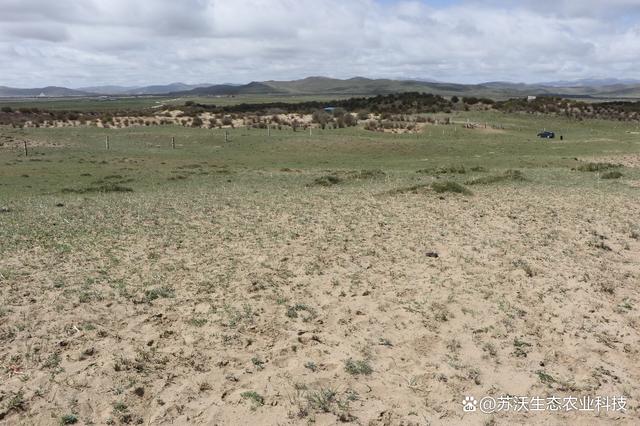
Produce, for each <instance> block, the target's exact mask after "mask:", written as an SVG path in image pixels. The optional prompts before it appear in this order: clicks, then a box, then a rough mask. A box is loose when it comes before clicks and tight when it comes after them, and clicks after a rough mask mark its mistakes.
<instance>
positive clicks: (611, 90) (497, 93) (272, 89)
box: [0, 77, 640, 99]
mask: <svg viewBox="0 0 640 426" xmlns="http://www.w3.org/2000/svg"><path fill="white" fill-rule="evenodd" d="M400 92H427V93H433V94H438V95H443V96H454V95H456V96H476V97H488V98H494V99H505V98H512V97H522V96H530V95H556V96H564V97H574V98H580V97H582V98H585V97H590V98H596V99H625V98H629V99H639V98H640V80H618V79H584V80H576V81H555V82H547V83H539V84H525V83H510V82H501V81H497V82H488V83H482V84H456V83H442V82H435V81H429V80H390V79H369V78H364V77H354V78H350V79H346V80H340V79H335V78H328V77H308V78H304V79H302V80H293V81H273V80H270V81H263V82H256V81H254V82H251V83H248V84H243V85H237V84H228V83H227V84H217V85H211V84H195V85H190V84H184V83H171V84H167V85H155V86H144V87H125V86H95V87H83V88H81V89H67V88H64V87H43V88H35V89H16V88H11V87H5V86H0V97H5V98H7V97H12V98H24V97H78V96H100V95H109V96H144V95H147V96H156V95H157V96H161V95H168V96H238V95H289V96H295V95H327V96H358V95H361V96H363V95H384V94H390V93H400Z"/></svg>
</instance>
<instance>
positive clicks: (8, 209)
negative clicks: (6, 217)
mask: <svg viewBox="0 0 640 426" xmlns="http://www.w3.org/2000/svg"><path fill="white" fill-rule="evenodd" d="M0 213H11V209H10V208H9V207H0Z"/></svg>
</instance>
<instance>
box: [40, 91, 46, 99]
mask: <svg viewBox="0 0 640 426" xmlns="http://www.w3.org/2000/svg"><path fill="white" fill-rule="evenodd" d="M38 97H39V98H46V97H47V95H45V94H44V92H40V94H39V95H38Z"/></svg>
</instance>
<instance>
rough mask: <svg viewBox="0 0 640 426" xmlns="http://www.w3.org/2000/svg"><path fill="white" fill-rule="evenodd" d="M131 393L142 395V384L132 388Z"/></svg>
mask: <svg viewBox="0 0 640 426" xmlns="http://www.w3.org/2000/svg"><path fill="white" fill-rule="evenodd" d="M133 393H135V394H136V395H137V396H139V397H140V398H142V397H143V396H144V388H143V387H142V386H138V387H137V388H135V389H134V390H133Z"/></svg>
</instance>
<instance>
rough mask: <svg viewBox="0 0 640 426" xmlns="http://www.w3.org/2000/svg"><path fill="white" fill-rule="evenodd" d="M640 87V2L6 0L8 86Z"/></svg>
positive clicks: (4, 80) (2, 24)
mask: <svg viewBox="0 0 640 426" xmlns="http://www.w3.org/2000/svg"><path fill="white" fill-rule="evenodd" d="M311 75H324V76H330V77H338V78H345V77H353V76H366V77H390V78H432V79H437V80H441V81H453V82H465V83H471V82H482V81H495V80H509V81H514V82H521V81H523V82H539V81H550V80H561V79H578V78H587V77H600V78H602V77H617V78H640V0H520V1H517V0H515V1H507V0H475V1H471V0H417V1H395V0H179V1H178V0H136V1H131V0H55V1H54V0H0V85H9V86H16V87H34V86H38V87H39V86H45V85H63V86H68V87H81V86H86V85H99V84H119V85H142V84H162V83H169V82H174V81H183V82H187V83H203V82H207V83H222V82H232V83H244V82H249V81H252V80H269V79H281V80H286V79H296V78H303V77H306V76H311Z"/></svg>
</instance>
